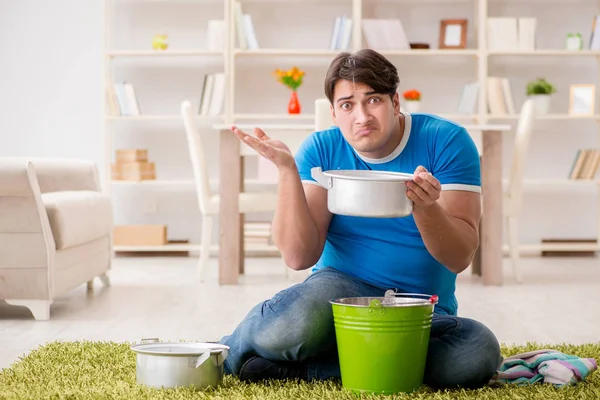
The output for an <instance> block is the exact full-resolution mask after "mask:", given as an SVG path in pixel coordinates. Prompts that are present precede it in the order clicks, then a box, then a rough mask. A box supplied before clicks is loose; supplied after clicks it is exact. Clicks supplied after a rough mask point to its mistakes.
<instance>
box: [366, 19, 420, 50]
mask: <svg viewBox="0 0 600 400" xmlns="http://www.w3.org/2000/svg"><path fill="white" fill-rule="evenodd" d="M362 31H363V36H364V38H365V41H366V42H367V45H368V46H369V48H371V49H373V50H410V43H409V42H408V38H407V36H406V32H405V31H404V27H403V26H402V22H401V21H400V20H399V19H384V18H374V19H370V18H367V19H363V20H362Z"/></svg>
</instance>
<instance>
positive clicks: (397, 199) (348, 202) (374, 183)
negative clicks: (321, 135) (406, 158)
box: [311, 167, 414, 218]
mask: <svg viewBox="0 0 600 400" xmlns="http://www.w3.org/2000/svg"><path fill="white" fill-rule="evenodd" d="M311 176H312V177H313V178H314V179H315V180H316V181H317V182H318V183H319V184H320V185H321V186H323V187H324V188H325V189H327V208H328V209H329V211H331V212H332V213H334V214H339V215H349V216H356V217H376V218H394V217H406V216H408V215H410V214H411V213H412V208H413V202H412V200H410V199H409V198H408V196H407V195H406V190H407V188H406V182H408V181H412V180H413V178H414V175H413V174H405V173H400V172H389V171H373V170H331V171H325V172H323V171H322V170H321V167H314V168H312V169H311Z"/></svg>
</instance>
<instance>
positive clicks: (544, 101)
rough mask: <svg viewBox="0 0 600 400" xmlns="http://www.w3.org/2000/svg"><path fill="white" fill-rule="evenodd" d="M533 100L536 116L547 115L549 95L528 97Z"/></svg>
mask: <svg viewBox="0 0 600 400" xmlns="http://www.w3.org/2000/svg"><path fill="white" fill-rule="evenodd" d="M529 98H530V99H532V100H533V103H534V105H535V111H536V112H537V113H538V114H547V113H548V110H549V109H550V95H549V94H533V95H530V96H529Z"/></svg>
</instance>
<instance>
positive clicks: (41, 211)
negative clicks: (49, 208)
mask: <svg viewBox="0 0 600 400" xmlns="http://www.w3.org/2000/svg"><path fill="white" fill-rule="evenodd" d="M0 243H1V244H2V245H1V246H0V277H1V278H2V279H0V298H2V297H1V296H6V293H12V292H13V291H14V290H16V289H15V288H16V287H18V286H15V285H16V284H15V283H14V282H13V281H11V280H10V279H9V275H7V274H8V272H6V270H4V271H3V269H5V268H8V269H10V270H11V271H16V270H17V269H19V268H26V269H28V271H30V272H31V271H33V269H32V268H42V267H45V266H47V265H49V264H50V260H51V258H52V257H53V252H54V249H55V242H54V238H53V237H52V232H51V229H50V224H49V221H48V216H47V214H46V210H45V208H44V204H43V203H42V199H41V194H40V189H39V185H38V181H37V179H36V176H35V171H34V169H33V165H32V163H31V161H30V160H29V159H26V158H0ZM46 275H47V273H46ZM10 277H12V278H15V275H10ZM21 278H22V277H21ZM21 278H19V279H21ZM15 279H16V278H15ZM41 282H42V281H40V282H38V284H36V285H37V286H36V287H41V286H39V284H40V283H41ZM34 286H35V285H34ZM13 297H14V296H13ZM3 298H6V297H3ZM17 298H18V297H17Z"/></svg>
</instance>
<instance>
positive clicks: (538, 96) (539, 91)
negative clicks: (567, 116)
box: [526, 78, 556, 114]
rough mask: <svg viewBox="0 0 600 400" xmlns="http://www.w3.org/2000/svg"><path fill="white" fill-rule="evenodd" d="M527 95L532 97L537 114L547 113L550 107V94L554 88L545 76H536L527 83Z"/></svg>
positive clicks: (553, 91) (554, 90)
mask: <svg viewBox="0 0 600 400" xmlns="http://www.w3.org/2000/svg"><path fill="white" fill-rule="evenodd" d="M526 92H527V96H528V97H529V98H530V99H533V102H534V103H535V110H536V111H537V112H538V113H539V114H547V113H548V110H549V109H550V96H551V95H552V93H555V92H556V88H555V87H554V85H552V84H551V83H550V82H548V81H547V80H546V79H545V78H537V79H536V80H533V81H531V82H529V83H528V84H527V89H526Z"/></svg>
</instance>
